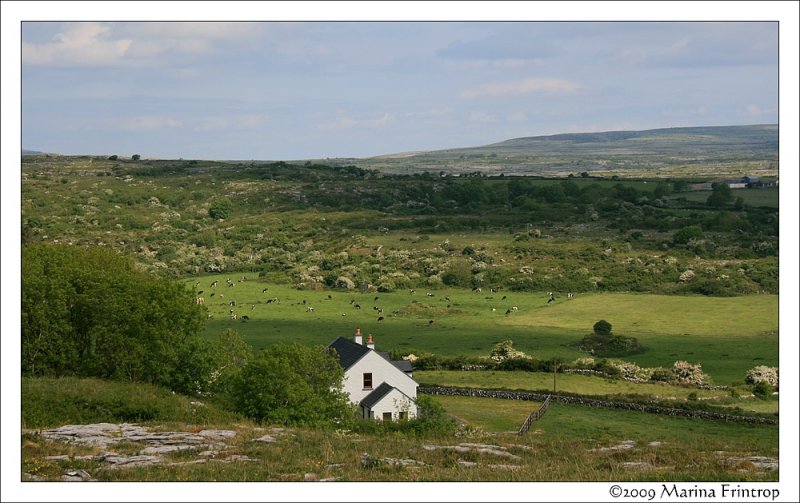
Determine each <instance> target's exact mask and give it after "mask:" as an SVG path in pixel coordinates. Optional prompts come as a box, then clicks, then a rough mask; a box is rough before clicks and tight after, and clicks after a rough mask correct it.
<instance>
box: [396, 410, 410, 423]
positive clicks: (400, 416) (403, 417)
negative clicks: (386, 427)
mask: <svg viewBox="0 0 800 503" xmlns="http://www.w3.org/2000/svg"><path fill="white" fill-rule="evenodd" d="M397 419H399V420H400V421H405V420H406V419H408V412H406V411H404V410H403V411H400V412H398V413H397Z"/></svg>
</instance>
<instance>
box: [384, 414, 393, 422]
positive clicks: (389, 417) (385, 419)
mask: <svg viewBox="0 0 800 503" xmlns="http://www.w3.org/2000/svg"><path fill="white" fill-rule="evenodd" d="M383 420H384V421H391V420H392V413H391V412H384V413H383Z"/></svg>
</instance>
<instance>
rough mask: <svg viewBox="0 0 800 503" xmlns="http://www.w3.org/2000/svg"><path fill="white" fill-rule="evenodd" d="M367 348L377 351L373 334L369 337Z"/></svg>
mask: <svg viewBox="0 0 800 503" xmlns="http://www.w3.org/2000/svg"><path fill="white" fill-rule="evenodd" d="M367 347H368V348H370V349H375V341H373V340H372V334H369V335H368V336H367Z"/></svg>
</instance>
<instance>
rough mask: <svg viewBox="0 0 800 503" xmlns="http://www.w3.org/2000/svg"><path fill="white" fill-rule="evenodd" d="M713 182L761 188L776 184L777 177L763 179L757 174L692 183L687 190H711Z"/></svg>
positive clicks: (731, 186) (737, 186)
mask: <svg viewBox="0 0 800 503" xmlns="http://www.w3.org/2000/svg"><path fill="white" fill-rule="evenodd" d="M714 183H724V184H725V185H727V186H728V187H729V188H731V189H763V188H765V187H777V186H778V180H777V179H775V181H763V180H760V179H759V178H758V177H757V176H743V177H741V178H732V179H729V180H722V181H721V182H704V183H694V184H691V185H690V186H689V190H712V189H713V188H714Z"/></svg>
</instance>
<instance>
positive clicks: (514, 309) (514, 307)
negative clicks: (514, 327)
mask: <svg viewBox="0 0 800 503" xmlns="http://www.w3.org/2000/svg"><path fill="white" fill-rule="evenodd" d="M517 311H519V308H518V307H517V306H511V312H512V313H516V312H517Z"/></svg>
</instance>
